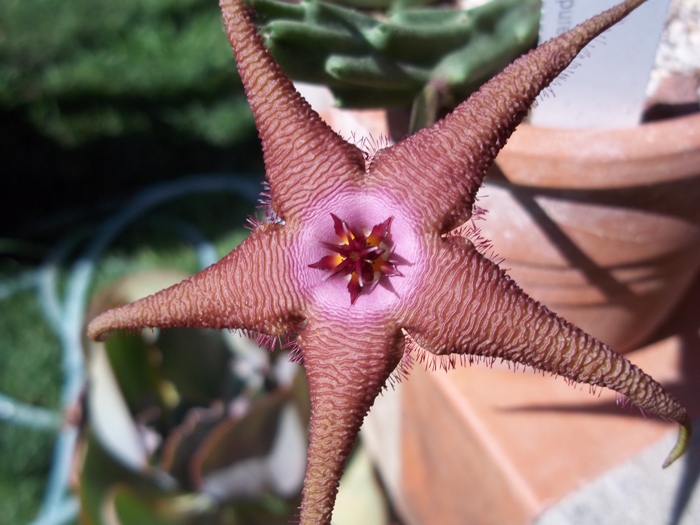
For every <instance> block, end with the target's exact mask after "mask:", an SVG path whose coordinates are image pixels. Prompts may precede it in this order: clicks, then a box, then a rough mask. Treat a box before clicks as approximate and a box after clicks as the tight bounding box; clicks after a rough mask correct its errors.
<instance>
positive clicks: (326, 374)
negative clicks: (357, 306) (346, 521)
mask: <svg viewBox="0 0 700 525" xmlns="http://www.w3.org/2000/svg"><path fill="white" fill-rule="evenodd" d="M385 324H388V323H381V322H378V323H376V324H375V325H373V326H370V325H369V323H366V324H365V325H364V326H362V327H357V326H353V324H352V322H351V321H350V320H349V319H348V320H345V319H336V320H333V321H330V320H325V321H324V322H318V323H309V324H308V325H307V326H306V327H305V328H304V330H303V332H302V333H301V335H300V336H299V339H298V343H299V347H300V348H301V351H302V355H303V358H304V368H305V369H306V377H307V380H308V383H309V394H310V398H311V424H310V428H309V454H308V458H309V460H308V461H309V462H308V465H307V468H306V477H305V479H304V499H303V502H302V507H301V523H308V524H311V523H313V524H315V525H324V524H329V523H330V520H331V514H332V512H333V505H334V503H335V496H336V493H337V491H338V482H339V480H340V475H341V474H342V471H343V468H344V467H345V463H346V461H347V458H348V456H349V454H350V452H351V451H352V447H353V446H354V444H355V440H356V439H357V434H358V432H359V430H360V426H361V425H362V421H363V419H364V417H365V415H366V414H367V411H368V410H369V409H370V407H371V406H372V404H373V403H374V400H375V399H376V398H377V395H379V392H380V391H381V389H382V388H383V387H384V384H385V382H386V380H387V378H388V377H389V375H390V374H391V373H392V371H393V370H394V368H396V365H397V364H398V362H399V361H400V359H401V356H402V337H401V335H400V332H399V330H398V328H397V327H395V326H393V327H392V326H385Z"/></svg>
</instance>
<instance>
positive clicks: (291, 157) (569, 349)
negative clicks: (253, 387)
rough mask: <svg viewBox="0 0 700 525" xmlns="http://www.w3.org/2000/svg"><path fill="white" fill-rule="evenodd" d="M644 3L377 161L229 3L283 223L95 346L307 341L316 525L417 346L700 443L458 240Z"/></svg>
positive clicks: (612, 360)
mask: <svg viewBox="0 0 700 525" xmlns="http://www.w3.org/2000/svg"><path fill="white" fill-rule="evenodd" d="M642 1H643V0H628V1H626V2H624V3H622V4H621V5H619V6H617V7H615V8H613V9H611V10H609V11H607V12H605V13H603V14H601V15H599V16H597V17H595V18H593V19H591V20H589V21H587V22H586V23H584V24H582V25H580V26H578V27H576V28H574V29H573V30H571V31H569V32H568V33H565V34H564V35H562V36H560V37H558V38H557V39H555V40H552V41H550V42H548V43H545V44H543V45H542V46H540V47H539V48H538V49H536V50H535V51H533V52H532V53H530V54H528V55H526V56H525V57H523V58H521V59H519V60H518V61H516V62H515V63H514V64H513V65H511V66H510V67H508V68H507V69H505V70H504V71H503V72H502V73H501V74H499V75H498V76H497V77H496V78H494V79H493V80H491V81H490V82H488V83H487V84H486V85H484V86H483V87H482V88H481V89H480V90H479V91H478V92H477V93H475V94H474V95H473V96H472V97H471V98H470V99H469V100H468V101H466V102H464V103H463V104H461V105H460V106H459V107H457V108H456V109H455V110H454V111H453V112H452V113H451V114H450V115H449V116H447V117H446V118H445V119H444V120H442V121H440V122H438V123H436V124H435V125H433V126H431V127H430V128H427V129H424V130H422V131H420V132H418V133H416V134H414V135H413V136H410V137H408V138H406V139H405V140H403V141H401V142H399V143H398V144H396V145H395V146H392V147H388V148H385V149H382V150H380V151H378V152H377V153H376V154H374V155H373V156H371V157H370V158H368V159H366V156H365V154H364V152H363V151H361V150H360V149H358V148H357V147H356V146H354V145H352V144H350V143H348V142H346V141H345V140H343V139H342V138H341V137H340V136H338V135H337V134H336V133H334V132H333V131H332V130H331V129H330V128H329V127H328V126H327V125H326V124H324V123H323V121H322V120H321V119H320V117H319V116H318V115H317V114H316V113H315V112H314V111H313V110H312V109H311V107H310V106H309V105H308V104H307V103H306V102H305V101H304V100H303V99H302V98H301V96H300V95H299V94H298V93H297V92H296V90H295V89H294V87H293V85H292V83H291V81H290V80H289V79H288V78H287V77H286V76H285V75H284V73H283V72H282V71H281V70H280V68H279V67H278V66H277V64H276V63H275V62H274V60H273V59H272V57H271V56H270V54H269V53H268V52H267V50H266V49H265V47H264V45H263V42H262V40H261V38H260V36H259V35H258V33H257V31H256V29H255V26H254V25H253V24H252V23H251V21H250V18H249V14H248V9H247V8H246V7H245V6H244V5H243V4H242V3H241V0H221V7H222V10H223V15H224V20H225V23H226V31H227V33H228V36H229V40H230V41H231V44H232V46H233V49H234V52H235V56H236V61H237V64H238V69H239V72H240V76H241V78H242V80H243V85H244V86H245V90H246V94H247V97H248V100H249V102H250V105H251V108H252V110H253V114H254V116H255V121H256V123H257V127H258V131H259V133H260V138H261V141H262V146H263V151H264V160H265V166H266V175H267V180H268V183H269V186H270V206H271V210H272V218H273V219H272V220H270V221H267V222H264V223H262V224H260V225H258V226H257V227H256V228H255V229H254V231H253V232H252V233H251V235H250V237H249V238H248V239H246V240H245V241H244V242H243V243H242V244H241V245H240V246H239V247H238V248H236V249H235V250H234V251H233V252H231V253H230V254H229V255H227V256H226V257H224V258H223V259H222V260H221V261H219V262H218V263H217V264H215V265H213V266H211V267H209V268H207V269H206V270H204V271H202V272H201V273H199V274H197V275H195V276H193V277H191V278H190V279H188V280H185V281H183V282H182V283H180V284H178V285H175V286H173V287H172V288H168V289H167V290H163V291H162V292H160V293H157V294H155V295H153V296H150V297H147V298H145V299H142V300H140V301H138V302H135V303H133V304H128V305H125V306H122V307H119V308H116V309H113V310H109V311H107V312H105V313H103V314H102V315H100V316H99V317H97V318H96V319H95V320H93V321H92V322H91V323H90V325H89V327H88V333H89V335H90V337H92V338H96V339H98V338H102V337H104V336H105V335H106V334H107V333H108V332H109V331H113V330H120V329H135V328H138V327H161V328H167V327H174V326H186V327H199V328H217V329H223V328H228V329H244V330H246V331H248V332H257V333H258V334H262V335H265V336H273V337H276V336H281V335H283V334H292V335H293V336H296V342H297V344H298V349H299V354H300V358H301V359H302V360H303V364H304V366H305V370H306V375H307V378H308V383H309V394H310V399H311V409H312V415H311V423H310V429H309V434H310V435H309V460H308V466H307V471H306V478H305V481H304V495H303V503H302V507H301V516H300V519H301V523H304V524H311V523H314V524H317V523H320V524H327V523H330V518H331V512H332V509H333V504H334V500H335V495H336V492H337V487H338V480H339V478H340V475H341V472H342V470H343V467H344V465H345V462H346V459H347V457H348V455H349V453H350V450H351V448H352V446H353V443H354V441H355V439H356V437H357V433H358V430H359V428H360V425H361V423H362V420H363V418H364V416H365V414H366V413H367V411H368V410H369V408H370V407H371V405H372V403H373V401H374V399H375V398H376V397H377V395H378V394H379V393H380V391H381V389H382V388H383V387H384V385H385V383H386V381H387V379H388V378H389V376H390V374H392V372H393V371H394V370H395V369H396V368H397V366H399V365H400V363H401V362H402V359H405V358H406V355H407V354H410V353H411V352H417V351H419V352H430V353H432V354H435V355H436V356H443V355H456V354H462V355H475V356H485V357H493V358H502V359H506V360H510V361H513V362H516V363H521V364H525V365H529V366H532V367H534V368H536V369H539V370H546V371H548V372H551V373H554V374H558V375H561V376H564V377H567V378H569V379H571V380H573V381H578V382H584V383H589V384H591V385H600V386H606V387H608V388H611V389H614V390H616V391H617V392H619V393H620V394H622V395H624V396H626V397H628V398H629V399H630V400H632V401H633V402H634V403H636V404H637V405H638V406H639V407H641V408H642V409H644V410H645V411H646V412H649V413H651V414H655V415H658V416H662V417H665V418H669V419H673V420H675V421H677V422H678V423H680V425H681V434H680V438H679V440H678V443H677V445H676V447H675V448H674V449H673V451H672V452H671V454H670V455H669V457H668V459H667V460H666V464H670V463H671V462H672V461H674V460H675V459H676V458H678V457H679V456H680V455H681V454H682V453H683V452H684V451H685V449H686V447H687V444H688V441H689V436H690V420H689V417H688V414H687V413H686V411H685V409H684V408H683V407H682V406H681V405H680V404H679V403H678V401H676V400H675V399H674V398H673V397H672V396H671V395H670V394H668V393H667V392H665V391H664V390H663V388H662V387H661V386H660V385H659V384H658V383H657V382H655V381H654V380H653V379H652V378H650V377H649V376H648V375H646V374H644V373H643V372H642V371H641V370H639V369H638V368H637V367H636V366H634V365H633V364H631V363H630V362H629V361H627V359H625V358H624V357H622V356H620V355H618V354H617V353H615V352H614V351H613V350H611V349H610V348H608V347H607V346H606V345H604V344H603V343H601V342H599V341H597V340H595V339H594V338H592V337H590V336H589V335H587V334H585V333H584V332H582V331H581V330H579V329H577V328H575V327H574V326H572V325H571V324H569V323H567V322H566V321H565V320H563V319H561V318H559V317H557V316H556V315H555V314H553V313H552V312H550V311H549V310H547V309H546V308H545V307H543V306H541V305H539V304H538V303H537V302H535V301H534V300H532V299H531V298H529V297H528V296H526V295H525V294H524V293H523V292H522V291H521V290H520V288H518V286H517V285H516V284H515V283H514V282H513V281H512V280H511V279H509V278H508V276H507V275H506V274H505V273H504V272H503V271H502V270H501V269H499V267H498V266H497V265H496V264H494V263H493V262H492V261H490V260H489V259H488V258H487V257H485V256H483V255H482V254H481V253H480V252H479V251H478V250H477V249H476V248H475V247H474V246H473V245H472V244H471V243H470V242H469V240H467V239H465V238H463V237H460V236H459V235H454V234H452V235H450V234H449V233H450V232H451V231H452V230H454V229H455V228H456V227H458V226H460V225H462V224H464V223H465V221H467V220H468V219H469V218H470V216H471V213H472V209H473V204H474V199H475V195H476V193H477V190H478V189H479V187H480V185H481V182H482V180H483V178H484V176H485V174H486V171H487V169H488V167H489V166H490V164H491V163H492V162H493V160H494V158H495V156H496V154H497V153H498V151H499V149H500V148H501V147H502V146H503V144H504V143H505V141H506V139H507V138H508V136H509V135H510V134H511V133H512V131H513V130H514V128H515V126H516V125H517V124H518V123H519V122H520V121H521V120H522V118H523V116H524V115H525V113H526V112H527V110H528V108H529V107H530V106H531V105H532V103H533V101H534V99H535V97H536V96H537V94H538V93H539V92H540V91H541V90H542V89H544V88H545V87H546V86H547V85H548V84H549V83H550V82H551V81H552V80H553V79H554V78H555V77H556V76H557V75H558V74H559V73H560V72H561V71H562V70H563V69H564V68H565V67H566V66H567V65H568V64H569V63H570V62H571V61H572V60H573V59H574V57H575V56H576V54H577V53H578V52H579V51H580V50H581V49H582V48H583V46H584V45H585V44H586V43H587V42H589V41H590V40H591V39H592V38H593V37H595V36H596V35H598V34H599V33H600V32H602V31H603V30H605V29H606V28H608V27H609V26H611V25H612V24H613V23H615V22H616V21H617V20H619V19H621V18H623V17H624V16H625V15H626V14H627V13H628V12H630V11H631V10H633V9H634V8H635V7H636V6H638V5H639V4H641V3H642ZM348 277H349V279H350V282H349V285H348V284H346V283H347V281H346V280H345V279H347V278H348ZM348 292H349V294H348Z"/></svg>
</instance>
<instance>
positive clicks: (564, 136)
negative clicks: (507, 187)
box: [497, 113, 700, 188]
mask: <svg viewBox="0 0 700 525" xmlns="http://www.w3.org/2000/svg"><path fill="white" fill-rule="evenodd" d="M497 163H498V165H499V167H500V168H501V170H502V171H503V173H504V174H505V176H506V178H507V179H508V180H509V181H510V182H512V183H514V184H521V185H527V186H548V187H557V188H618V187H628V186H636V185H647V184H654V183H660V182H668V181H672V180H679V179H685V178H690V177H696V176H700V113H694V114H692V115H685V116H682V117H677V118H672V119H666V120H660V121H656V122H650V123H644V124H641V125H639V126H635V127H631V128H616V129H556V128H543V127H535V126H531V125H529V124H526V123H523V124H521V125H520V126H518V128H517V129H516V131H515V133H514V134H513V135H512V136H511V138H510V139H509V140H508V143H507V145H506V146H505V148H504V149H503V151H502V152H501V153H500V154H499V156H498V158H497Z"/></svg>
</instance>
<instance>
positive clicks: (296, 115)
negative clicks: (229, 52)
mask: <svg viewBox="0 0 700 525" xmlns="http://www.w3.org/2000/svg"><path fill="white" fill-rule="evenodd" d="M220 6H221V10H222V13H223V16H224V22H225V24H226V33H227V34H228V38H229V41H230V42H231V46H232V47H233V51H234V53H235V55H236V65H237V66H238V72H239V74H240V76H241V80H242V81H243V87H244V88H245V92H246V96H247V97H248V102H249V103H250V106H251V108H252V110H253V115H254V117H255V124H256V126H257V128H258V133H259V134H260V139H261V141H262V146H263V153H264V158H265V171H266V174H267V179H268V181H269V182H270V193H271V197H272V207H273V209H274V210H275V212H276V213H278V214H279V215H280V216H281V217H282V218H283V219H285V220H290V218H291V217H292V216H294V215H295V214H298V213H302V212H303V210H304V207H306V206H309V205H310V204H311V203H312V202H313V201H315V200H317V199H323V198H327V197H328V195H329V194H331V193H333V192H335V191H338V190H339V189H340V188H341V187H342V186H343V185H345V184H350V183H353V182H358V181H361V180H362V178H363V177H364V173H365V162H364V154H363V153H362V151H360V150H359V149H358V148H357V147H355V146H354V145H352V144H349V143H348V142H346V141H345V140H343V139H342V138H341V137H340V136H339V135H338V134H337V133H335V132H334V131H333V130H332V129H331V128H330V127H328V125H327V124H326V123H325V122H323V121H322V120H321V117H319V116H318V114H317V113H316V112H315V111H314V110H313V109H311V106H309V104H308V103H307V102H306V101H305V100H304V99H303V98H302V97H301V95H300V94H299V93H298V92H297V91H296V90H295V89H294V86H293V85H292V82H291V80H289V78H288V77H287V76H286V75H285V74H284V73H283V72H282V70H281V69H280V67H279V66H278V65H277V63H276V62H275V61H274V60H273V59H272V57H271V56H270V53H269V52H268V50H267V49H266V48H265V46H264V44H263V41H262V38H261V37H260V35H259V34H258V32H257V30H256V28H255V26H254V25H253V23H252V22H251V21H250V17H249V15H248V14H247V9H248V8H246V6H244V5H243V3H242V1H241V0H221V1H220Z"/></svg>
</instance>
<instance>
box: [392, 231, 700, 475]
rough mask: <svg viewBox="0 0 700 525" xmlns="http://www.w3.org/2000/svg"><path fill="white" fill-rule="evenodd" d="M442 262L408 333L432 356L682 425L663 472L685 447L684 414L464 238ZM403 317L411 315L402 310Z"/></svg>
mask: <svg viewBox="0 0 700 525" xmlns="http://www.w3.org/2000/svg"><path fill="white" fill-rule="evenodd" d="M434 249H435V257H436V259H437V260H441V261H444V264H442V265H440V266H439V269H438V270H437V271H436V272H435V273H434V274H433V275H432V276H431V277H430V279H426V281H425V283H424V287H423V289H422V290H421V293H420V294H419V295H420V297H421V299H420V302H421V307H420V309H419V310H416V311H417V312H419V314H418V315H415V316H414V318H412V319H410V320H409V321H408V323H407V325H406V328H407V332H408V334H409V335H410V336H411V337H412V338H413V339H414V340H415V342H416V343H417V344H418V345H419V346H420V347H422V348H423V349H425V350H428V351H430V352H432V353H434V354H438V355H445V354H452V353H454V354H471V355H475V356H485V357H494V358H501V359H505V360H508V361H512V362H515V363H521V364H525V365H528V366H532V367H533V368H536V369H537V370H544V371H547V372H551V373H553V374H556V375H561V376H564V377H566V378H568V379H571V380H573V381H577V382H580V383H587V384H589V385H596V386H605V387H607V388H610V389H612V390H615V391H616V392H619V393H620V394H622V395H624V396H626V397H627V398H629V399H630V400H631V401H632V402H633V403H634V404H636V405H637V406H638V407H640V408H642V409H643V410H645V411H647V412H649V413H651V414H654V415H656V416H660V417H663V418H668V419H673V420H675V421H677V422H678V423H679V424H680V425H681V435H680V437H679V440H678V444H677V445H676V447H675V448H674V449H673V451H672V452H671V454H670V455H669V457H668V458H667V459H666V462H665V463H664V466H667V465H669V464H670V463H671V462H673V461H674V460H675V459H677V458H678V457H680V456H681V455H682V454H683V453H684V452H685V449H686V448H687V446H688V445H689V441H690V431H691V429H690V418H689V416H688V413H687V412H686V410H685V408H684V407H683V406H682V405H681V404H680V403H679V402H678V401H677V400H676V399H675V398H674V397H673V396H672V395H671V394H669V393H668V392H666V391H665V390H664V389H663V387H662V386H661V385H660V384H659V383H657V382H656V381H654V379H652V378H651V377H650V376H648V375H647V374H645V373H644V372H642V371H641V370H640V369H639V368H638V367H636V366H635V365H633V364H632V363H630V362H629V361H628V360H627V359H626V358H625V357H624V356H622V355H620V354H618V353H617V352H615V351H613V350H612V349H611V348H610V347H608V346H607V345H605V344H603V343H601V342H600V341H598V340H597V339H595V338H593V337H592V336H590V335H588V334H586V333H585V332H583V331H582V330H580V329H579V328H576V327H575V326H573V325H571V324H570V323H568V322H567V321H565V320H564V319H562V318H560V317H558V316H557V315H555V314H554V313H553V312H551V311H549V310H548V309H547V308H546V307H544V306H542V305H540V304H539V303H537V302H536V301H535V300H534V299H531V298H530V297H528V296H527V295H526V294H525V293H524V292H523V291H522V290H521V289H520V288H519V287H518V285H517V284H516V283H515V282H514V281H512V280H511V279H509V278H508V277H507V276H506V274H505V273H504V272H503V270H501V269H500V268H498V266H496V265H495V264H493V263H492V262H491V261H489V260H488V259H486V258H484V257H482V256H481V255H480V254H479V253H478V252H477V251H476V249H475V248H474V247H473V246H472V245H471V244H470V243H469V242H468V241H466V240H465V239H462V238H460V237H448V238H446V239H444V240H443V241H442V242H441V245H439V246H436V247H435V248H434ZM408 312H409V315H410V312H411V310H409V311H408Z"/></svg>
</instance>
